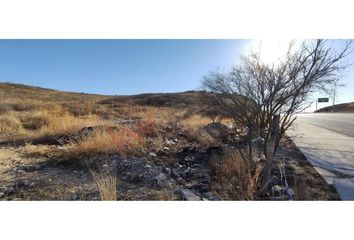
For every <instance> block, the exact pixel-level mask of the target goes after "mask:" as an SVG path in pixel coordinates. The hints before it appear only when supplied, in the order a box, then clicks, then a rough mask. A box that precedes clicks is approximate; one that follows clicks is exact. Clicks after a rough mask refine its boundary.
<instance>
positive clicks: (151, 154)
mask: <svg viewBox="0 0 354 240" xmlns="http://www.w3.org/2000/svg"><path fill="white" fill-rule="evenodd" d="M149 156H150V157H157V155H156V153H153V152H151V153H149Z"/></svg>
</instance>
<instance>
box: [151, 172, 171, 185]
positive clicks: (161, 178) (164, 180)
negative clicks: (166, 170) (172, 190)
mask: <svg viewBox="0 0 354 240" xmlns="http://www.w3.org/2000/svg"><path fill="white" fill-rule="evenodd" d="M154 180H155V181H156V183H157V185H158V186H159V187H161V188H164V187H166V186H167V185H168V183H167V177H166V175H165V174H163V173H160V174H159V175H157V176H156V177H154Z"/></svg>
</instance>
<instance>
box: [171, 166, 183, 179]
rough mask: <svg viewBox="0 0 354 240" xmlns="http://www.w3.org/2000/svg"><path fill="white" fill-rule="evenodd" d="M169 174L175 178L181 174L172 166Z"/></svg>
mask: <svg viewBox="0 0 354 240" xmlns="http://www.w3.org/2000/svg"><path fill="white" fill-rule="evenodd" d="M171 175H172V176H173V177H175V178H180V177H181V175H180V174H179V173H178V171H177V170H176V169H174V168H172V170H171Z"/></svg>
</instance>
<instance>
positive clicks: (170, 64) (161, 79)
mask: <svg viewBox="0 0 354 240" xmlns="http://www.w3.org/2000/svg"><path fill="white" fill-rule="evenodd" d="M251 44H252V41H249V40H0V81H2V82H3V81H9V82H14V83H23V84H28V85H33V86H40V87H46V88H53V89H58V90H65V91H73V92H87V93H99V94H114V95H121V94H138V93H149V92H178V91H186V90H193V89H197V88H198V87H199V86H200V81H201V78H202V76H203V75H205V74H207V73H208V72H209V71H211V70H215V69H216V68H220V69H221V70H228V69H229V68H230V67H231V66H232V65H233V64H235V63H237V61H238V59H239V56H240V54H242V53H243V52H244V51H245V49H246V48H248V47H249V46H250V45H251ZM334 45H335V46H336V45H338V46H339V44H338V42H334ZM272 49H276V48H274V47H273V48H272ZM348 61H349V62H351V63H354V54H352V56H351V57H350V59H348ZM353 77H354V68H353V67H351V68H350V69H348V70H347V71H346V72H345V74H344V78H343V82H345V83H346V84H347V86H346V87H345V88H343V89H340V90H339V91H338V102H348V101H354V83H353V81H352V80H353ZM319 96H322V95H319ZM325 105H326V104H322V105H320V107H322V106H325Z"/></svg>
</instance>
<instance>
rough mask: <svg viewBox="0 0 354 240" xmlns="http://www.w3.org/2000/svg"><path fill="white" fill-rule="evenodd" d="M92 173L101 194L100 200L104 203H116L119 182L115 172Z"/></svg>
mask: <svg viewBox="0 0 354 240" xmlns="http://www.w3.org/2000/svg"><path fill="white" fill-rule="evenodd" d="M91 173H92V176H93V179H94V181H95V183H96V186H97V189H98V192H99V193H100V199H101V200H103V201H116V200H117V198H118V193H117V186H118V180H117V176H116V174H115V171H114V170H112V171H109V172H108V173H107V172H105V173H103V172H95V171H91Z"/></svg>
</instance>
